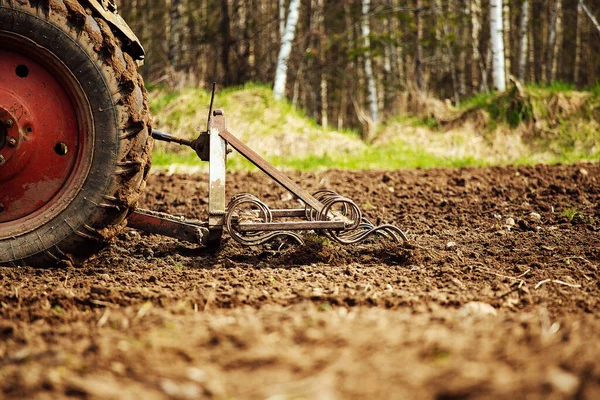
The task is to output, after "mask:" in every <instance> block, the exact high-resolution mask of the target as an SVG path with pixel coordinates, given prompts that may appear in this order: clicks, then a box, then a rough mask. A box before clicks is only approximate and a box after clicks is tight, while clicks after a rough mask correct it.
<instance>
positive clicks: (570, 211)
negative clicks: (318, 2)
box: [561, 207, 581, 221]
mask: <svg viewBox="0 0 600 400" xmlns="http://www.w3.org/2000/svg"><path fill="white" fill-rule="evenodd" d="M561 215H562V216H563V217H565V218H567V219H568V220H569V221H573V218H575V217H577V216H578V215H581V214H580V213H579V210H577V207H567V208H565V209H564V210H562V212H561Z"/></svg>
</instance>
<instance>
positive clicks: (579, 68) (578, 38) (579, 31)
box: [573, 2, 583, 86]
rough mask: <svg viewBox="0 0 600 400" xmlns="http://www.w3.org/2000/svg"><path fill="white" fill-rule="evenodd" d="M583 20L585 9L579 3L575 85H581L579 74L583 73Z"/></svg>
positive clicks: (574, 71) (574, 73) (576, 28)
mask: <svg viewBox="0 0 600 400" xmlns="http://www.w3.org/2000/svg"><path fill="white" fill-rule="evenodd" d="M582 19H583V7H582V5H581V2H578V3H577V22H576V24H577V26H576V27H575V32H576V33H575V66H574V67H573V83H575V86H577V85H578V84H579V73H580V71H581V22H582Z"/></svg>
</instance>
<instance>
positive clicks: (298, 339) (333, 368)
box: [0, 163, 600, 399]
mask: <svg viewBox="0 0 600 400" xmlns="http://www.w3.org/2000/svg"><path fill="white" fill-rule="evenodd" d="M292 177H293V178H294V179H295V180H297V181H298V182H300V183H301V184H302V185H303V186H305V187H307V188H308V189H310V190H315V189H318V188H321V187H329V188H332V189H336V190H337V191H339V192H340V193H342V194H344V195H346V196H348V197H350V198H353V199H355V200H356V202H357V203H358V204H359V205H361V206H362V208H363V209H364V211H365V214H367V216H369V217H370V218H371V219H372V220H381V221H383V222H389V223H394V224H397V225H398V226H400V227H401V228H402V229H405V230H406V231H407V232H408V236H409V238H410V239H411V241H412V242H413V244H414V246H412V247H409V248H404V247H402V246H401V245H398V244H389V243H387V242H385V241H383V240H375V241H372V242H370V243H368V244H364V245H360V246H350V247H342V246H340V245H337V244H332V243H329V242H327V241H318V240H311V241H309V242H308V244H307V245H305V246H303V247H294V248H286V249H284V250H282V251H278V250H277V249H272V248H269V246H265V247H259V248H243V247H240V246H239V245H237V244H236V243H234V242H233V241H232V240H228V239H226V240H225V241H224V248H223V250H222V251H221V252H219V253H217V254H211V253H208V252H206V251H205V250H202V249H197V248H195V247H194V246H192V245H188V244H183V243H180V242H177V241H175V240H171V239H168V238H161V237H155V236H147V235H145V234H139V233H137V232H135V231H131V230H126V231H125V232H123V233H122V234H120V235H119V237H118V238H117V239H116V240H115V241H114V242H113V243H112V244H111V245H110V246H109V247H107V248H106V249H105V250H103V251H102V252H101V253H100V254H98V255H97V256H95V257H94V258H93V259H91V260H89V261H87V262H85V263H84V264H83V265H81V266H78V267H74V266H72V265H64V266H63V268H61V269H48V270H40V269H37V270H36V269H30V268H20V269H11V268H1V269H0V317H1V322H0V397H4V398H38V399H50V398H64V397H76V398H90V399H101V398H125V399H127V398H131V399H138V398H140V399H141V398H143V399H154V398H156V399H160V398H180V399H188V398H189V399H196V398H202V397H209V398H216V399H232V398H241V399H245V398H251V399H253V398H270V399H300V398H319V399H335V398H344V399H345V398H411V399H412V398H414V399H419V398H424V399H427V398H435V399H467V398H468V399H471V398H500V399H501V398H511V399H512V398H527V399H537V398H544V399H548V398H550V399H552V398H586V399H593V398H600V340H599V339H600V320H599V318H598V317H599V316H600V311H599V307H598V306H599V299H600V281H599V278H600V275H599V272H598V267H599V266H600V237H599V235H600V232H599V231H600V165H599V164H598V163H594V164H579V165H574V166H537V167H518V168H517V167H493V168H483V169H456V170H417V171H388V172H344V171H327V172H322V173H313V174H305V173H294V174H292ZM206 179H207V178H206V176H183V175H175V176H165V175H161V174H156V175H153V176H151V178H150V182H149V184H148V189H147V192H146V195H145V198H144V199H143V204H142V205H143V206H144V207H146V208H151V209H154V210H158V211H168V212H171V213H174V214H181V215H187V216H197V217H200V218H205V215H206V200H207V199H206V198H207V182H206ZM228 179H229V181H228V194H229V195H232V194H236V193H240V192H251V193H254V194H256V195H258V196H259V197H261V198H262V199H264V200H265V201H266V202H267V203H268V204H269V205H271V206H276V207H281V206H285V205H286V204H287V205H289V204H288V203H286V202H284V201H283V199H285V192H284V191H283V190H282V189H279V188H277V187H276V185H274V184H271V183H270V182H269V181H268V179H267V178H265V177H264V176H263V175H260V174H245V173H237V174H231V175H229V177H228ZM565 209H567V211H566V212H565V211H564V210H565ZM482 303H483V304H482Z"/></svg>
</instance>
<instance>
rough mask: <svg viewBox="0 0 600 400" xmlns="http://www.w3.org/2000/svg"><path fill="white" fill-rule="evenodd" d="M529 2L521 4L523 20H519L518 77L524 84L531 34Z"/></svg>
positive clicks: (524, 0)
mask: <svg viewBox="0 0 600 400" xmlns="http://www.w3.org/2000/svg"><path fill="white" fill-rule="evenodd" d="M528 26H529V0H523V4H521V18H520V19H519V62H518V63H517V64H518V72H517V74H518V76H519V80H520V81H521V82H524V81H525V79H526V77H525V68H526V66H527V54H528V44H529V43H528V40H527V39H528V34H529V29H528Z"/></svg>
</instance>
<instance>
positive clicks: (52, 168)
mask: <svg viewBox="0 0 600 400" xmlns="http://www.w3.org/2000/svg"><path fill="white" fill-rule="evenodd" d="M150 132H151V129H150V114H149V111H148V100H147V94H146V91H145V89H144V84H143V81H142V78H141V76H140V75H139V74H138V72H137V63H136V61H135V60H134V59H133V58H132V57H131V56H130V55H129V54H128V53H127V51H126V50H125V48H124V46H123V43H122V42H121V40H120V38H119V37H118V36H117V35H115V34H114V33H113V32H112V30H111V28H110V26H109V25H108V24H107V23H106V21H104V20H102V19H101V18H100V17H99V16H96V15H94V14H93V12H92V11H91V10H88V9H86V8H85V7H83V6H82V5H80V4H79V3H78V2H76V1H72V0H53V1H39V0H0V264H1V265H31V266H38V267H43V266H51V265H53V264H56V263H57V262H59V261H62V260H75V261H79V260H82V259H84V258H86V257H89V256H90V255H91V254H93V253H94V252H96V251H98V250H99V249H100V248H101V247H102V246H103V245H104V244H105V243H106V241H107V240H108V239H110V238H111V237H112V236H114V235H115V234H116V233H117V232H118V231H119V230H120V229H121V228H122V227H123V226H124V225H125V224H126V221H125V219H126V217H127V215H128V213H129V212H130V211H131V210H132V208H133V207H134V206H135V204H136V202H137V200H138V198H139V196H140V194H141V192H142V190H143V188H144V186H145V180H146V176H147V174H148V171H149V168H150V156H151V147H152V139H151V135H150Z"/></svg>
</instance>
